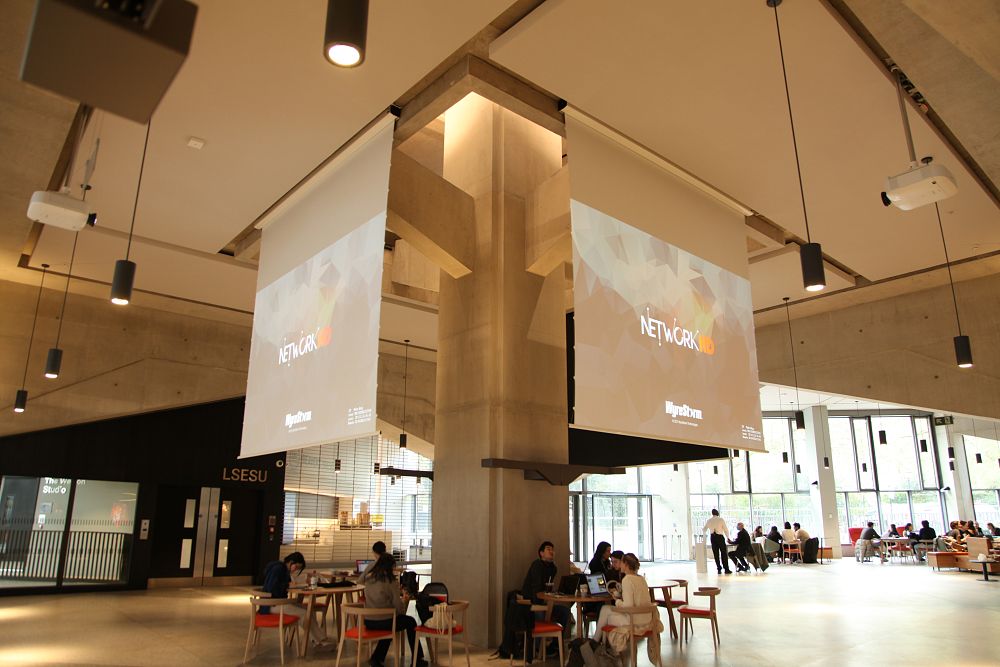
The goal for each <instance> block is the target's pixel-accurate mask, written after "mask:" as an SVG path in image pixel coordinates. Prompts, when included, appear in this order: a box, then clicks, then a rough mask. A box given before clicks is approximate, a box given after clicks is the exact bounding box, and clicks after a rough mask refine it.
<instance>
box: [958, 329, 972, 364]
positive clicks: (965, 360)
mask: <svg viewBox="0 0 1000 667" xmlns="http://www.w3.org/2000/svg"><path fill="white" fill-rule="evenodd" d="M955 361H956V362H958V367H959V368H972V343H971V341H969V337H968V336H955Z"/></svg>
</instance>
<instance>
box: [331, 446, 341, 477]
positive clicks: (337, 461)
mask: <svg viewBox="0 0 1000 667" xmlns="http://www.w3.org/2000/svg"><path fill="white" fill-rule="evenodd" d="M333 472H334V473H335V474H337V475H339V474H340V443H339V442H338V443H337V458H336V459H334V461H333Z"/></svg>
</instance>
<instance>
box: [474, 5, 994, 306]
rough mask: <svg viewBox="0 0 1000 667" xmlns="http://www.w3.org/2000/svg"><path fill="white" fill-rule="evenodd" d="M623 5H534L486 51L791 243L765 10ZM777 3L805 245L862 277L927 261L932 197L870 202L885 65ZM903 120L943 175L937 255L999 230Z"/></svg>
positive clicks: (923, 128)
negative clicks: (950, 187) (905, 206)
mask: <svg viewBox="0 0 1000 667" xmlns="http://www.w3.org/2000/svg"><path fill="white" fill-rule="evenodd" d="M629 9H630V11H627V12H623V11H621V7H620V6H618V5H616V4H615V3H609V2H605V1H603V0H573V1H572V2H569V1H566V0H549V2H546V3H545V4H544V5H542V6H541V7H540V8H539V9H537V10H536V11H535V12H533V13H532V14H530V15H529V16H528V17H527V18H525V19H524V20H522V21H521V22H520V23H518V24H517V25H516V26H515V27H514V28H512V29H511V30H509V31H507V32H506V33H504V35H502V36H501V37H500V38H499V39H498V40H496V41H495V42H493V44H492V45H491V49H490V55H491V57H492V58H493V59H494V60H496V61H497V62H499V63H500V64H501V65H503V66H504V67H507V68H510V69H511V70H513V71H515V72H517V73H518V74H519V75H521V76H523V77H525V78H527V79H530V80H532V81H534V82H536V83H537V84H538V85H540V86H542V87H544V88H546V89H547V90H549V91H550V92H552V93H553V94H555V95H558V96H559V97H561V98H563V99H565V100H567V101H568V102H569V103H570V104H571V105H573V106H574V107H578V108H580V109H582V110H583V111H585V112H587V113H588V114H590V115H593V116H595V117H597V118H599V119H600V120H601V121H603V122H604V123H606V124H608V125H611V126H612V127H615V128H616V129H618V130H619V131H621V132H622V133H624V134H626V135H627V136H629V137H631V138H632V139H634V140H636V141H638V142H639V143H641V144H643V145H645V146H647V147H649V148H650V149H652V150H653V151H655V152H657V153H659V154H661V155H662V156H664V157H666V158H667V159H669V160H671V161H673V162H675V163H677V164H679V165H680V166H681V167H683V168H684V169H687V170H689V171H690V172H692V173H694V174H696V175H697V176H699V177H701V178H702V179H704V180H706V181H708V182H709V183H711V184H712V185H714V186H715V187H717V188H718V189H720V190H722V191H724V192H726V193H728V194H729V195H731V196H733V197H734V198H736V199H737V200H740V201H742V202H743V203H744V204H745V205H747V206H748V207H749V208H751V209H753V210H755V211H757V212H759V213H761V214H762V215H763V216H764V217H766V218H768V219H770V220H772V221H773V222H775V223H777V224H778V225H779V226H781V227H783V228H784V229H786V230H789V231H791V232H793V233H795V234H797V235H798V236H800V237H803V238H805V236H806V232H805V226H804V224H803V216H802V210H801V203H800V198H799V190H798V181H797V178H796V171H795V162H794V157H793V148H792V140H791V134H790V130H789V123H788V111H787V107H786V102H785V92H784V88H783V84H782V75H781V65H780V59H779V54H778V44H777V37H776V32H775V24H774V14H773V12H772V10H770V9H769V8H767V7H766V6H765V4H764V2H763V0H761V1H760V2H757V1H756V0H755V1H753V2H738V3H736V2H728V1H726V0H703V1H702V2H684V3H681V2H662V1H661V0H637V1H636V2H633V3H631V4H630V6H629ZM779 11H780V17H781V25H782V37H783V39H784V49H785V58H786V63H787V65H788V79H789V87H790V92H791V97H792V105H793V111H794V115H795V126H796V131H797V136H798V144H799V153H800V157H801V161H802V173H803V179H804V186H805V193H806V202H807V207H808V211H809V219H810V228H811V231H812V235H813V239H814V240H815V241H818V242H820V243H822V244H823V249H824V251H825V253H827V254H828V255H829V256H831V257H833V258H834V259H835V260H837V261H838V262H840V263H842V264H843V265H845V266H847V267H848V268H850V269H851V270H853V271H855V272H858V273H860V274H862V275H863V276H865V277H866V278H869V279H871V280H877V279H881V278H885V277H888V276H893V275H898V274H902V273H906V272H910V271H915V270H919V269H922V268H925V267H927V266H932V265H936V264H940V263H942V262H943V261H944V255H943V252H942V248H941V240H940V235H939V234H938V231H937V224H936V218H935V217H934V209H933V207H929V208H923V209H919V210H916V211H911V212H903V211H899V210H897V209H895V208H889V209H886V208H884V207H883V206H882V204H881V202H880V198H879V192H880V191H881V190H882V189H883V187H884V181H885V178H886V177H887V176H889V175H892V174H896V173H899V172H901V171H903V170H904V169H905V168H906V167H907V164H908V157H907V153H906V145H905V143H904V139H903V132H902V126H901V121H900V117H899V109H898V103H897V101H896V93H895V88H894V86H893V84H892V83H891V80H890V79H889V77H888V76H887V73H886V70H885V68H884V67H883V66H882V65H880V64H878V63H876V62H875V61H874V60H873V59H872V58H871V57H870V56H869V54H868V53H867V51H865V50H863V49H862V48H861V47H860V46H859V43H858V40H857V38H856V37H855V36H854V35H853V34H852V33H850V32H849V31H848V29H846V28H845V27H844V26H842V25H841V24H840V22H839V21H838V19H836V18H835V17H834V16H833V15H832V14H831V13H830V11H829V10H828V9H827V8H826V6H825V5H824V4H823V3H821V2H798V1H796V2H791V1H789V2H785V3H783V4H782V5H781V6H780V9H779ZM910 118H911V122H912V124H913V134H914V141H915V144H916V147H917V151H918V156H923V155H933V156H934V157H935V159H936V160H937V161H938V162H939V163H941V164H944V165H946V166H947V167H948V168H949V169H950V170H951V171H952V173H953V174H954V175H955V177H956V180H957V181H958V184H959V194H958V195H956V196H955V197H953V198H951V199H948V200H946V201H945V202H942V207H941V209H942V214H943V218H944V226H945V231H946V233H947V236H948V241H949V251H950V253H951V257H952V259H957V258H962V257H969V256H972V255H974V254H977V253H978V252H980V251H979V250H977V249H975V248H974V246H975V245H977V244H978V245H980V246H981V245H982V244H984V243H995V242H996V241H997V240H998V239H1000V211H998V209H997V207H996V205H995V204H994V203H993V201H992V200H991V199H990V198H989V197H988V196H987V194H986V193H985V192H984V191H983V190H982V188H981V187H980V186H979V185H978V184H977V183H976V182H975V181H974V179H973V177H972V176H971V174H970V173H969V172H968V170H967V169H966V168H965V167H964V166H963V164H962V163H961V162H959V161H958V160H957V159H956V157H955V156H954V155H953V154H952V152H951V150H950V149H949V148H948V147H947V146H946V145H945V144H944V143H943V142H942V141H941V139H940V138H939V137H938V136H937V135H936V133H935V132H934V131H933V129H932V128H931V127H930V126H929V124H928V123H927V122H926V121H925V119H924V118H923V117H922V116H920V115H919V114H916V113H915V112H912V111H911V113H910ZM568 151H569V160H570V162H572V146H569V147H568ZM904 242H905V252H897V251H894V250H895V249H896V248H898V247H899V246H900V244H901V243H904ZM767 264H768V262H764V263H761V265H759V266H758V267H757V271H756V272H757V273H758V275H760V274H761V273H762V272H765V271H768V270H769V269H770V267H768V266H767ZM776 271H777V272H779V273H784V262H781V266H780V267H777V268H776ZM754 288H755V291H756V288H757V283H756V282H754ZM789 296H794V295H789ZM775 298H777V301H775ZM766 301H771V303H770V304H766ZM774 303H780V295H778V294H773V293H772V291H771V290H767V298H766V299H759V300H758V299H757V298H756V295H755V304H754V305H755V306H756V307H762V306H764V305H773V304H774Z"/></svg>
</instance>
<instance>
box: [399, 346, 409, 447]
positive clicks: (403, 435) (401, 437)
mask: <svg viewBox="0 0 1000 667" xmlns="http://www.w3.org/2000/svg"><path fill="white" fill-rule="evenodd" d="M403 344H404V345H405V346H406V347H404V348H403V432H402V433H401V434H400V435H399V448H400V449H406V372H407V371H408V370H409V366H410V339H409V338H406V339H404V340H403Z"/></svg>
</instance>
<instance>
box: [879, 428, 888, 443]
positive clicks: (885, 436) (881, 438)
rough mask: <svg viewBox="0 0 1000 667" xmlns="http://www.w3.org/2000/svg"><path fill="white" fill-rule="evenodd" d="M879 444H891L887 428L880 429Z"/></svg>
mask: <svg viewBox="0 0 1000 667" xmlns="http://www.w3.org/2000/svg"><path fill="white" fill-rule="evenodd" d="M878 444H880V445H887V444H889V436H888V434H886V432H885V429H881V428H880V429H879V430H878Z"/></svg>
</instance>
